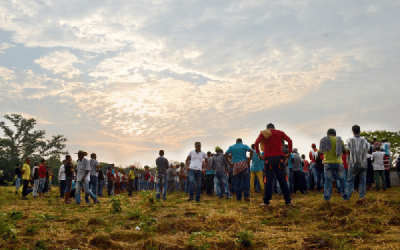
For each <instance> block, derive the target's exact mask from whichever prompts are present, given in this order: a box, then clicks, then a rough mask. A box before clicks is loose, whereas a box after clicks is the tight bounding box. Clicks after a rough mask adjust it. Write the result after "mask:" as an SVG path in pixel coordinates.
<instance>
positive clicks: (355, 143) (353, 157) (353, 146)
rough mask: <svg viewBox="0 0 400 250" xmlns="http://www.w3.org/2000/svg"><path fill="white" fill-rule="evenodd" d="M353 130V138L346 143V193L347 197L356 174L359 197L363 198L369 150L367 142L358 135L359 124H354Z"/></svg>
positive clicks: (352, 186)
mask: <svg viewBox="0 0 400 250" xmlns="http://www.w3.org/2000/svg"><path fill="white" fill-rule="evenodd" d="M351 130H352V131H353V135H354V137H353V138H350V139H349V142H348V143H347V155H348V159H349V162H348V163H349V168H348V172H347V194H348V199H350V197H351V193H352V192H353V190H354V181H355V179H356V177H357V176H358V178H359V180H360V184H359V188H358V193H359V197H360V199H364V198H365V195H366V190H367V167H368V166H367V164H368V161H367V153H368V150H369V147H370V146H369V143H368V142H367V141H366V140H365V139H364V138H362V137H361V136H360V132H361V129H360V126H358V125H354V126H353V127H352V129H351Z"/></svg>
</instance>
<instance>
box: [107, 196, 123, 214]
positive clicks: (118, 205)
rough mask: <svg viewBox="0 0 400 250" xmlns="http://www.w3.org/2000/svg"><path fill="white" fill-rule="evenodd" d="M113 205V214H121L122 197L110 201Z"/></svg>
mask: <svg viewBox="0 0 400 250" xmlns="http://www.w3.org/2000/svg"><path fill="white" fill-rule="evenodd" d="M110 203H111V209H110V210H111V212H113V213H119V212H121V211H122V202H121V196H120V195H117V196H115V197H113V198H111V199H110Z"/></svg>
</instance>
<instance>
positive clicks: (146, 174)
mask: <svg viewBox="0 0 400 250" xmlns="http://www.w3.org/2000/svg"><path fill="white" fill-rule="evenodd" d="M149 169H150V167H149V166H147V165H146V166H144V172H143V189H144V190H149V189H150V188H149V187H150V171H149Z"/></svg>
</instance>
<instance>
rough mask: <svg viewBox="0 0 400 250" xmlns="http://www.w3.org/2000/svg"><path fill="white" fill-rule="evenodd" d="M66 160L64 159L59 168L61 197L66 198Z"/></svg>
mask: <svg viewBox="0 0 400 250" xmlns="http://www.w3.org/2000/svg"><path fill="white" fill-rule="evenodd" d="M65 178H66V176H65V160H63V164H62V165H61V166H60V169H59V170H58V181H59V182H60V198H64V195H65V185H66V182H65V180H66V179H65Z"/></svg>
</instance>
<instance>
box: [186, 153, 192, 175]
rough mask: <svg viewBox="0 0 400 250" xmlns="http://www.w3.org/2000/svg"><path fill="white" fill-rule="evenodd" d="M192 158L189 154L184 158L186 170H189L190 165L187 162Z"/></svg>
mask: <svg viewBox="0 0 400 250" xmlns="http://www.w3.org/2000/svg"><path fill="white" fill-rule="evenodd" d="M191 160H192V157H190V154H189V155H188V157H187V158H186V165H187V170H188V171H189V170H190V168H189V167H190V166H189V164H188V162H189V161H191Z"/></svg>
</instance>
